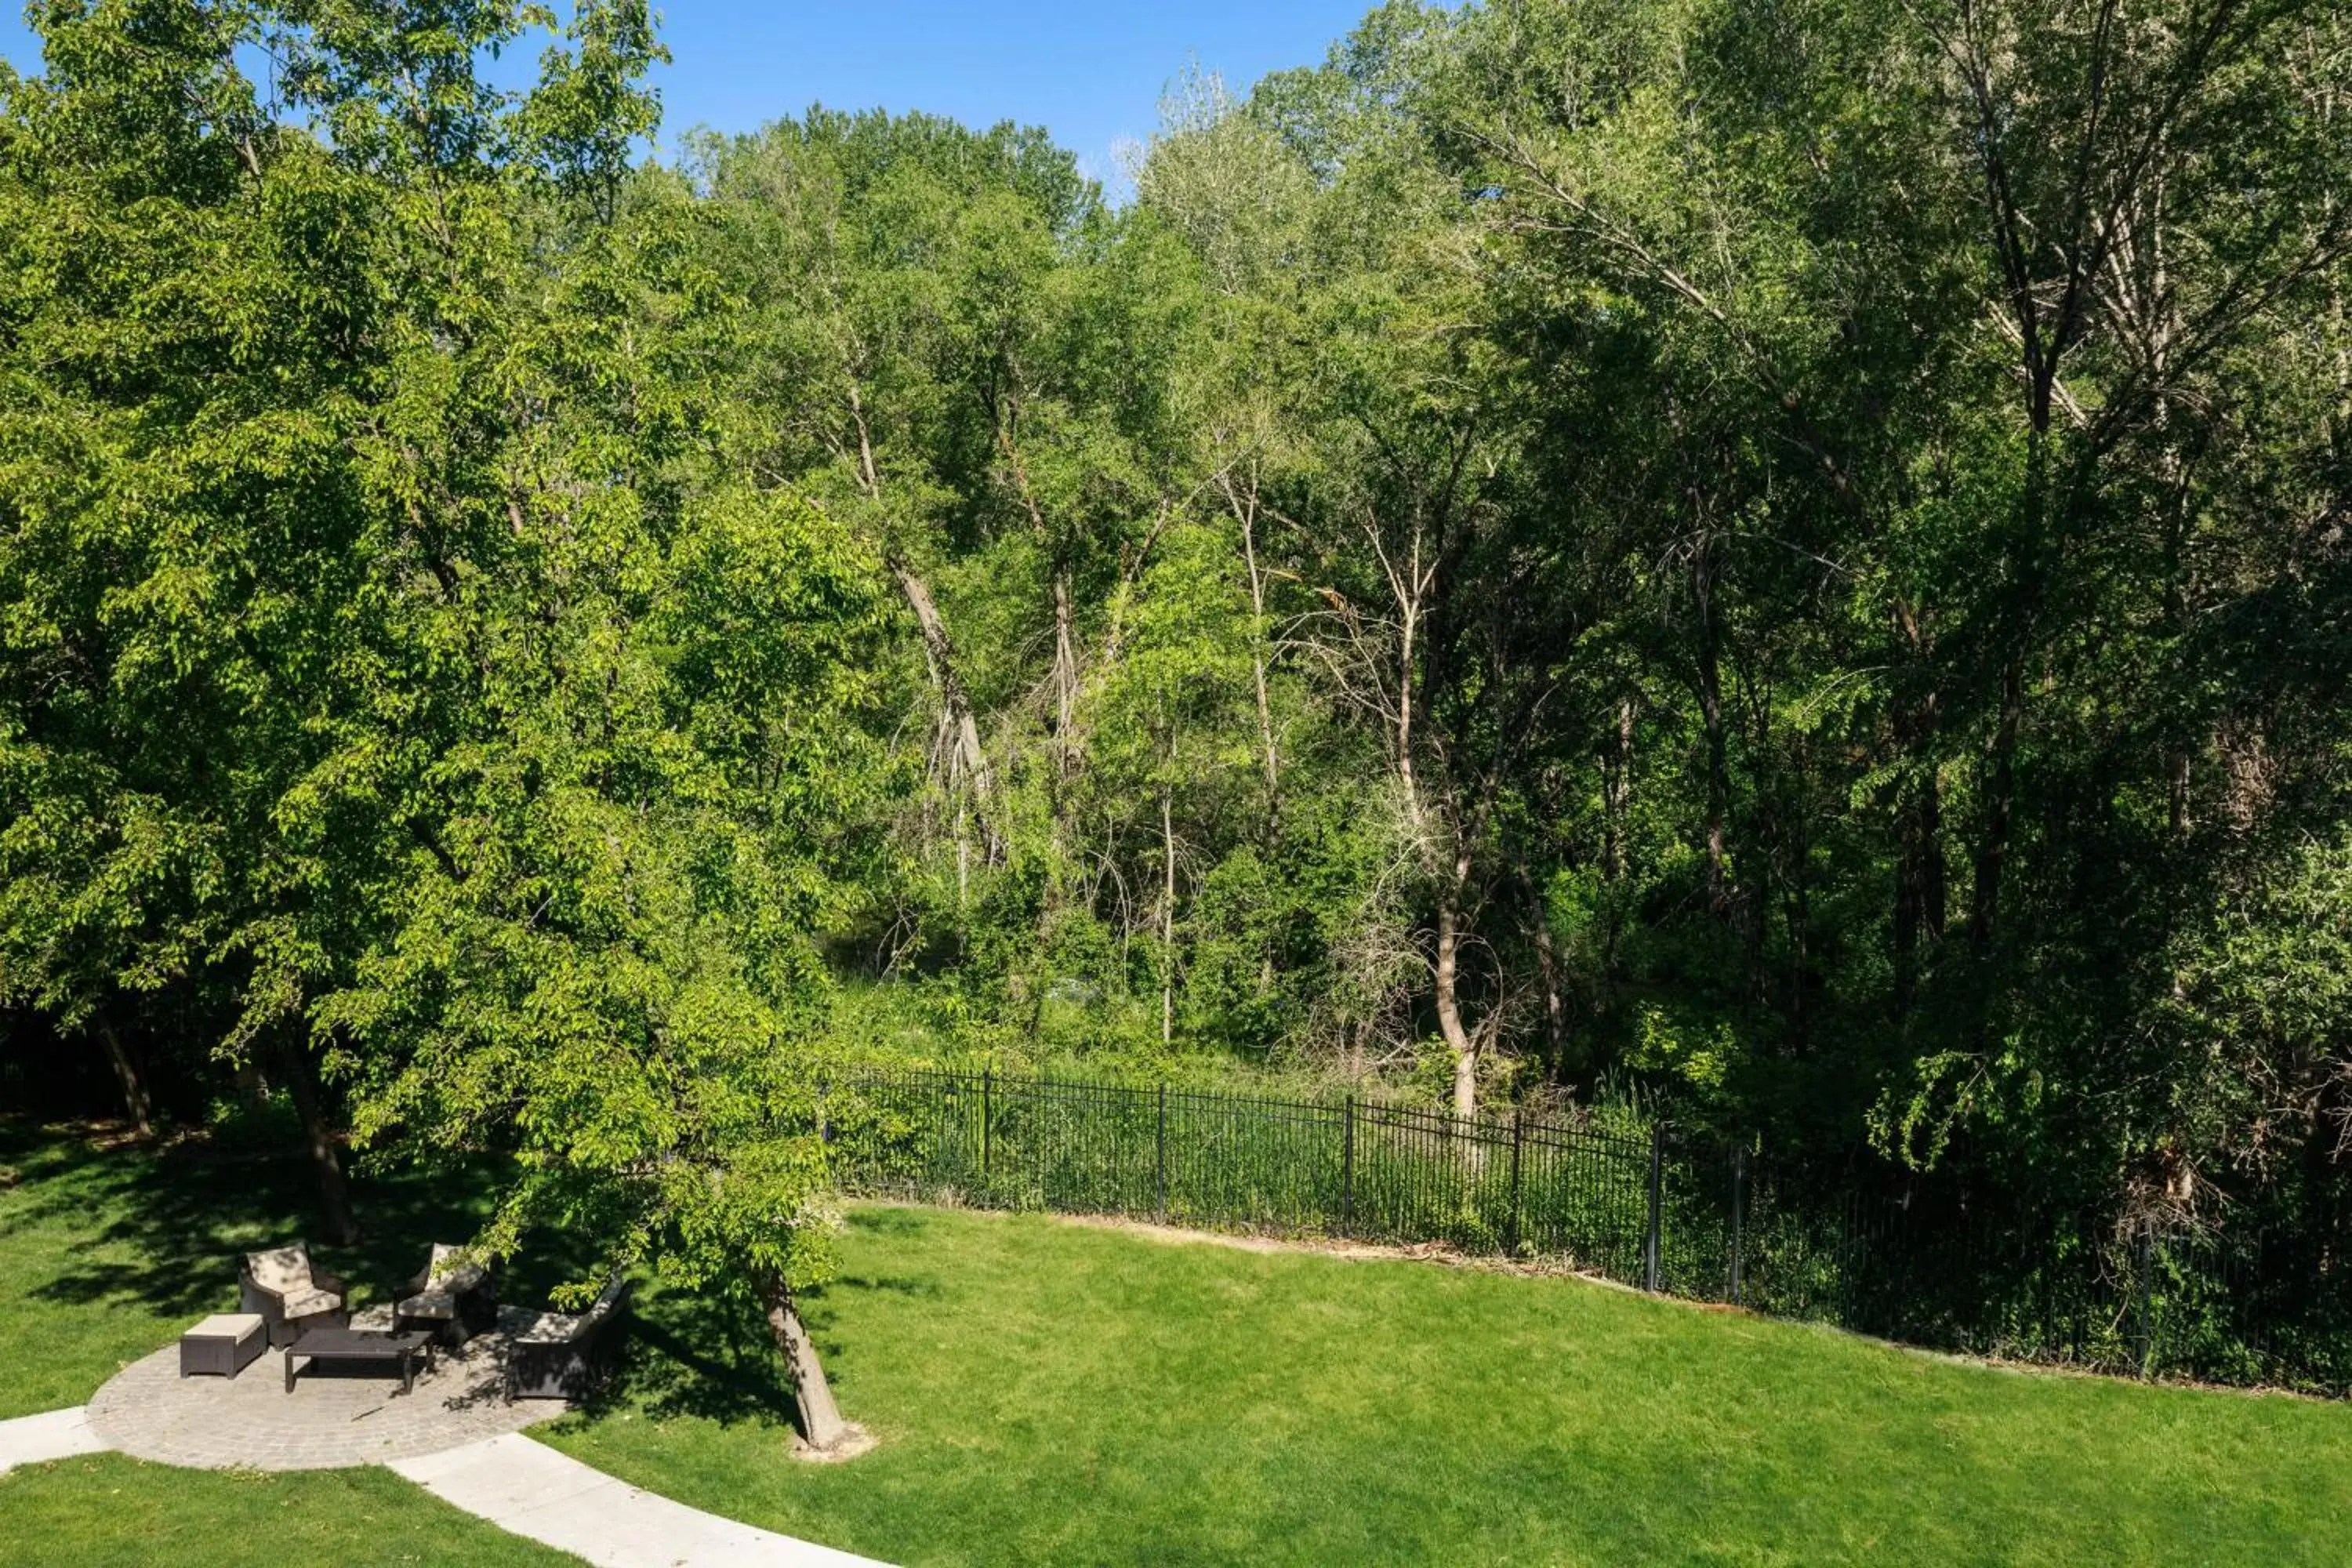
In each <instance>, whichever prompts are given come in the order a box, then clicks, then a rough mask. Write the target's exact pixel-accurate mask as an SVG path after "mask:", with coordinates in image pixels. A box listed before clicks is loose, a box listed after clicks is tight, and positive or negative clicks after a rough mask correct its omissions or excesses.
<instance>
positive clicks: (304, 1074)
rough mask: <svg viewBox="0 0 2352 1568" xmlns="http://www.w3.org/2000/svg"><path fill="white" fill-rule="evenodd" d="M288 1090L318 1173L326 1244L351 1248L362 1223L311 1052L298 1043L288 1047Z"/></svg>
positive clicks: (286, 1050)
mask: <svg viewBox="0 0 2352 1568" xmlns="http://www.w3.org/2000/svg"><path fill="white" fill-rule="evenodd" d="M285 1058H286V1087H287V1089H289V1091H290V1092H291V1093H292V1094H293V1096H294V1109H295V1110H296V1112H297V1113H298V1114H299V1115H300V1116H301V1118H302V1143H303V1147H304V1150H305V1151H306V1152H308V1153H309V1154H310V1165H311V1168H312V1169H313V1170H314V1171H316V1172H317V1173H318V1177H319V1204H320V1208H321V1210H323V1212H324V1213H325V1215H326V1218H327V1242H328V1245H330V1246H332V1247H349V1246H351V1245H352V1243H353V1242H355V1241H357V1240H359V1238H360V1227H359V1222H358V1221H357V1220H356V1219H354V1218H353V1217H352V1193H351V1187H350V1185H349V1184H348V1183H346V1182H345V1181H344V1179H343V1163H342V1159H341V1156H340V1155H338V1154H337V1153H336V1152H335V1134H334V1130H333V1129H332V1128H331V1127H329V1126H328V1125H327V1117H326V1112H325V1111H324V1110H322V1109H321V1107H320V1101H319V1079H318V1075H317V1073H316V1072H315V1071H314V1070H313V1069H312V1068H311V1065H310V1053H309V1052H307V1051H305V1050H304V1049H303V1048H302V1047H301V1046H300V1045H299V1044H298V1043H295V1042H291V1041H289V1042H288V1044H287V1046H286V1047H285Z"/></svg>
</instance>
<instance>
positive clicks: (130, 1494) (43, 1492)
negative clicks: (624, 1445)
mask: <svg viewBox="0 0 2352 1568" xmlns="http://www.w3.org/2000/svg"><path fill="white" fill-rule="evenodd" d="M572 1561H574V1560H573V1559H572V1558H570V1557H567V1556H565V1555H564V1554H563V1553H562V1552H550V1551H549V1550H547V1549H546V1548H545V1547H543V1546H540V1545H537V1544H535V1543H534V1542H529V1541H525V1540H522V1539H521V1538H520V1537H519V1536H512V1535H509V1534H507V1533H506V1532H505V1531H501V1530H496V1529H493V1528H491V1527H490V1526H488V1525H487V1524H483V1523H482V1522H480V1521H478V1520H475V1519H471V1518H468V1517H467V1515H465V1514H463V1513H460V1512H458V1511H457V1510H456V1509H454V1508H451V1507H450V1506H448V1505H447V1504H446V1503H444V1502H442V1501H441V1500H439V1499H437V1498H435V1497H433V1496H431V1495H430V1494H429V1493H426V1492H424V1491H420V1490H418V1489H416V1488H415V1487H413V1486H411V1485H409V1484H408V1483H407V1482H406V1481H404V1480H402V1479H400V1478H399V1477H398V1476H395V1475H394V1474H392V1473H391V1472H390V1471H389V1470H378V1469H357V1470H317V1471H310V1472H306V1473H299V1474H293V1475H274V1476H273V1475H261V1474H257V1473H253V1472H232V1473H221V1472H217V1471H212V1470H178V1469H171V1468H166V1467H164V1466H162V1465H142V1464H141V1463H139V1462H138V1461H137V1460H136V1459H126V1458H122V1457H121V1455H119V1454H99V1455H94V1456H92V1457H90V1458H80V1459H61V1460H58V1462H57V1463H55V1464H49V1465H34V1466H30V1467H27V1468H23V1469H17V1470H12V1471H10V1472H9V1473H8V1474H6V1475H5V1476H0V1568H66V1565H70V1568H114V1565H116V1564H121V1568H182V1565H188V1568H195V1565H205V1568H209V1565H211V1564H215V1563H217V1564H219V1565H220V1568H252V1565H253V1564H257V1563H270V1564H277V1565H280V1568H307V1565H313V1564H315V1565H316V1568H375V1565H376V1564H380V1563H382V1564H390V1563H433V1564H436V1568H556V1565H557V1564H561V1563H571V1562H572Z"/></svg>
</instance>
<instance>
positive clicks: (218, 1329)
mask: <svg viewBox="0 0 2352 1568" xmlns="http://www.w3.org/2000/svg"><path fill="white" fill-rule="evenodd" d="M266 1326H267V1325H266V1324H265V1323H264V1322H263V1321H262V1318H261V1314H260V1313H258V1312H216V1313H215V1314H214V1315H213V1316H211V1317H209V1318H206V1319H205V1321H203V1322H201V1323H198V1324H196V1325H195V1326H194V1328H191V1329H189V1330H187V1331H185V1332H184V1333H183V1334H182V1335H181V1336H180V1337H181V1338H182V1339H188V1340H235V1341H236V1342H238V1343H240V1344H242V1343H244V1342H246V1341H247V1340H249V1339H251V1338H253V1337H254V1336H255V1335H256V1334H257V1333H259V1332H261V1331H262V1330H263V1328H265V1327H266Z"/></svg>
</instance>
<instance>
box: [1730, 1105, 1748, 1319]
mask: <svg viewBox="0 0 2352 1568" xmlns="http://www.w3.org/2000/svg"><path fill="white" fill-rule="evenodd" d="M1747 1200H1748V1145H1747V1144H1745V1143H1735V1144H1733V1145H1732V1146H1731V1304H1732V1305H1733V1306H1735V1307H1744V1306H1746V1305H1747V1304H1748V1297H1747V1292H1746V1291H1745V1290H1744V1289H1742V1281H1741V1279H1740V1277H1739V1265H1740V1262H1741V1258H1740V1244H1741V1242H1742V1240H1743V1237H1742V1235H1741V1226H1740V1221H1741V1219H1742V1217H1743V1215H1742V1211H1743V1210H1744V1209H1745V1208H1746V1207H1747Z"/></svg>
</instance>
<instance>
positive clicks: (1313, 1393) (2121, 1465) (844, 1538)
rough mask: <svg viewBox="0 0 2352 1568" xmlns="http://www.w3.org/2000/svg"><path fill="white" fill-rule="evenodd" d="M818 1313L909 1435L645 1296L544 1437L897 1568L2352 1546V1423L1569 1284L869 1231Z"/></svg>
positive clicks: (1300, 1259) (867, 1223)
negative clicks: (585, 1386) (872, 1439)
mask: <svg viewBox="0 0 2352 1568" xmlns="http://www.w3.org/2000/svg"><path fill="white" fill-rule="evenodd" d="M844 1264H845V1269H844V1278H843V1279H841V1280H840V1281H839V1282H837V1283H836V1284H835V1285H834V1286H833V1287H832V1288H831V1289H829V1290H827V1291H826V1292H825V1294H824V1297H823V1298H822V1299H821V1300H818V1301H816V1302H815V1303H814V1305H813V1310H811V1312H810V1321H811V1325H812V1327H813V1329H814V1331H816V1333H817V1336H818V1340H819V1343H820V1346H821V1347H822V1348H823V1349H824V1352H826V1354H827V1357H828V1361H829V1363H830V1365H831V1367H832V1368H833V1371H834V1373H835V1379H836V1381H837V1384H838V1387H839V1391H840V1394H841V1396H842V1400H843V1403H844V1405H845V1407H846V1409H847V1411H848V1413H849V1414H850V1415H852V1416H853V1417H855V1418H856V1419H859V1420H862V1421H864V1422H865V1423H866V1424H867V1425H868V1426H870V1427H871V1428H873V1429H874V1430H875V1431H876V1432H877V1434H879V1435H880V1436H881V1437H882V1438H883V1442H882V1446H881V1447H879V1448H877V1450H876V1451H875V1452H873V1453H871V1454H869V1455H867V1456H866V1457H865V1458H860V1459H858V1460H856V1461H855V1462H854V1463H850V1464H847V1465H842V1466H836V1467H815V1466H807V1465H802V1464H797V1463H793V1462H791V1461H788V1460H787V1459H786V1458H784V1457H783V1450H784V1446H785V1443H786V1440H787V1436H788V1432H787V1428H786V1427H785V1426H784V1425H783V1418H782V1410H783V1396H782V1390H781V1388H780V1387H779V1386H778V1384H777V1381H776V1377H775V1374H774V1373H772V1370H771V1367H772V1362H771V1360H770V1358H769V1356H768V1354H767V1352H765V1349H764V1347H763V1346H761V1344H760V1343H759V1342H758V1341H757V1340H756V1339H754V1338H753V1337H751V1334H750V1333H749V1331H748V1328H749V1326H748V1325H745V1324H742V1323H740V1321H739V1319H738V1316H736V1315H730V1314H722V1313H719V1312H718V1311H717V1310H714V1309H713V1308H711V1307H710V1306H709V1304H707V1303H704V1302H701V1301H698V1300H691V1299H685V1298H680V1297H670V1298H667V1299H665V1298H663V1297H662V1296H661V1295H660V1294H659V1293H658V1292H648V1293H647V1296H646V1308H645V1321H644V1322H643V1324H642V1325H641V1330H640V1332H639V1335H638V1339H637V1342H636V1349H635V1357H636V1360H635V1367H634V1370H633V1372H632V1373H631V1378H630V1381H629V1383H628V1384H627V1385H626V1386H625V1387H624V1388H623V1389H622V1390H620V1391H619V1392H618V1393H617V1394H615V1396H614V1399H613V1401H612V1403H611V1404H610V1405H608V1406H607V1407H606V1408H604V1409H603V1410H601V1411H598V1412H595V1413H593V1414H592V1415H587V1416H584V1417H579V1418H574V1419H572V1420H571V1421H568V1422H566V1423H565V1424H564V1425H563V1426H561V1427H559V1428H557V1429H556V1430H555V1431H554V1432H552V1433H551V1434H548V1429H546V1428H541V1432H542V1434H547V1435H548V1438H549V1440H550V1441H552V1442H554V1443H555V1444H556V1446H558V1447H562V1448H564V1449H565V1450H567V1451H568V1452H571V1453H572V1454H575V1455H577V1456H578V1457H580V1458H583V1459H585V1460H587V1461H588V1462H590V1463H592V1464H594V1465H596V1466H598V1467H600V1468H604V1469H606V1470H609V1471H612V1472H613V1473H614V1474H617V1475H620V1476H622V1477H625V1478H626V1479H629V1480H631V1481H634V1482H635V1483H637V1484H639V1485H642V1486H646V1487H649V1488H652V1489H655V1490H657V1491H660V1492H663V1493H665V1494H667V1495H668V1496H671V1497H674V1498H677V1499H678V1500H682V1501H685V1502H688V1503H692V1504H695V1505H697V1506H698V1507H702V1508H706V1509H709V1510H714V1511H717V1512H720V1513H726V1514H730V1515H732V1516H734V1517H736V1518H738V1519H743V1520H748V1521H752V1522H755V1523H759V1524H763V1525H767V1526H769V1527H771V1528H773V1529H779V1530H783V1531H790V1532H792V1533H794V1534H799V1535H803V1536H808V1537H812V1538H814V1539H816V1540H819V1541H823V1542H828V1543H830V1544H834V1545H837V1546H844V1547H848V1548H851V1549H854V1550H856V1551H861V1552H867V1553H870V1554H873V1555H876V1556H879V1557H883V1558H887V1559H890V1560H894V1561H899V1562H906V1563H1181V1562H1199V1563H1213V1562H1241V1561H1247V1562H1252V1563H1258V1562H1295V1563H1360V1562H1381V1561H1385V1562H1399V1563H1422V1562H1448V1563H1631V1562H1643V1563H1654V1562H1664V1563H1691V1562H1708V1563H1718V1562H1719V1563H2086V1562H2098V1563H2266V1564H2272V1563H2343V1562H2346V1561H2347V1560H2352V1409H2347V1408H2345V1407H2344V1406H2342V1405H2320V1404H2314V1403H2308V1402H2304V1401H2297V1400H2292V1399H2287V1398H2283V1397H2253V1396H2246V1395H2239V1394H2206V1393H2198V1392H2191V1391H2185V1390H2176V1389H2161V1388H2146V1387H2138V1386H2133V1385H2130V1384H2122V1383H2116V1382H2108V1381H2101V1380H2093V1379H2086V1378H2066V1377H2056V1376H2047V1375H2030V1374H2022V1373H2013V1372H2007V1371H2000V1370H1993V1369H1988V1368H1983V1367H1979V1366H1973V1365H1967V1364H1960V1363H1951V1362H1947V1361H1942V1360H1937V1359H1933V1358H1929V1357H1927V1356H1922V1355H1918V1354H1914V1353H1910V1352H1903V1351H1898V1350H1894V1349H1890V1348H1887V1347H1885V1346H1881V1345H1877V1344H1873V1343H1869V1342H1864V1341H1859V1340H1855V1339H1853V1338H1850V1337H1847V1336H1843V1335H1841V1334H1837V1333H1833V1332H1831V1331H1824V1330H1818V1329H1812V1328H1808V1327H1803V1326H1799V1325H1791V1324H1782V1323H1773V1322H1768V1321H1759V1320H1753V1319H1749V1318H1746V1317H1742V1316H1738V1315H1732V1314H1726V1313H1721V1312H1706V1311H1700V1310H1693V1309H1690V1308H1687V1307H1683V1306H1677V1305H1674V1304H1670V1303H1664V1302H1659V1301H1653V1300H1646V1299H1643V1298H1642V1297H1639V1296H1635V1295H1633V1294H1629V1293H1626V1292H1623V1291H1619V1290H1613V1289H1606V1288H1602V1287H1598V1286H1593V1285H1590V1284H1586V1283H1583V1282H1580V1281H1576V1280H1569V1279H1518V1278H1512V1277H1507V1276H1504V1275H1498V1274H1489V1273H1482V1272H1475V1271H1470V1270H1461V1269H1449V1268H1437V1267H1433V1266H1430V1265H1426V1264H1416V1263H1410V1262H1390V1261H1363V1260H1354V1259H1345V1258H1331V1257H1325V1256H1316V1255H1310V1254H1298V1253H1264V1252H1244V1251H1240V1250H1236V1249H1234V1248H1230V1247H1218V1246H1210V1245H1186V1244H1171V1243H1168V1242H1165V1241H1160V1240H1154V1239H1150V1238H1146V1237H1137V1236H1133V1235H1128V1234H1122V1233H1118V1232H1114V1231H1109V1230H1105V1229H1099V1228H1093V1227H1087V1226H1075V1225H1071V1224H1068V1223H1066V1222H1061V1221H1055V1220H1052V1219H1046V1218H1042V1217H1032V1216H1013V1217H1006V1216H997V1215H969V1214H956V1213H948V1212H940V1211H931V1210H921V1209H902V1208H889V1207H871V1208H864V1209H860V1210H858V1211H856V1213H855V1215H854V1216H853V1220H852V1223H851V1226H850V1227H849V1230H848V1234H847V1236H846V1237H845V1245H844Z"/></svg>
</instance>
